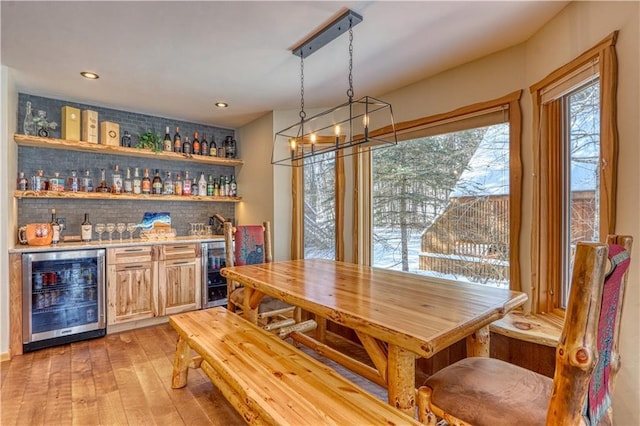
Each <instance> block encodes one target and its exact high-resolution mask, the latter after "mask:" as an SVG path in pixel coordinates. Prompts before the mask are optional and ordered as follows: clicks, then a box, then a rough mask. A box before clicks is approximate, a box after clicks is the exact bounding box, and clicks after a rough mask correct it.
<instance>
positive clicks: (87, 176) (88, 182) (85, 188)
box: [80, 169, 94, 192]
mask: <svg viewBox="0 0 640 426" xmlns="http://www.w3.org/2000/svg"><path fill="white" fill-rule="evenodd" d="M93 189H94V188H93V178H92V177H91V170H89V169H87V170H85V171H84V176H83V178H82V182H81V184H80V190H81V191H82V192H93Z"/></svg>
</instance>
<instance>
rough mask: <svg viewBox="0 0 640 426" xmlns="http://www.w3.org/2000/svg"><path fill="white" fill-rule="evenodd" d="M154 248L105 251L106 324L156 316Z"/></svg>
mask: <svg viewBox="0 0 640 426" xmlns="http://www.w3.org/2000/svg"><path fill="white" fill-rule="evenodd" d="M156 251H157V250H156V248H155V247H154V246H139V247H119V248H113V249H108V250H107V324H108V325H113V324H120V323H122V322H128V321H136V320H141V319H145V318H152V317H155V316H157V315H158V312H159V309H158V281H157V278H156V277H157V260H156V255H155V252H156Z"/></svg>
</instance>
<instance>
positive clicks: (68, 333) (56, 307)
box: [22, 250, 106, 351]
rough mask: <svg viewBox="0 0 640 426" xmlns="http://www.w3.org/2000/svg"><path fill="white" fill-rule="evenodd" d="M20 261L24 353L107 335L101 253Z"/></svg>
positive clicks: (35, 255) (37, 255)
mask: <svg viewBox="0 0 640 426" xmlns="http://www.w3.org/2000/svg"><path fill="white" fill-rule="evenodd" d="M22 263H23V265H22V266H23V291H24V294H23V296H24V297H23V300H24V302H23V303H24V306H23V338H24V348H25V350H26V351H28V350H33V349H39V348H43V347H47V346H54V345H56V344H63V343H68V342H72V341H78V340H83V339H87V338H92V337H98V336H104V335H105V334H106V325H105V324H106V321H105V304H104V300H105V294H104V282H105V280H104V275H105V251H104V250H76V251H58V252H47V253H31V254H25V255H23V256H22Z"/></svg>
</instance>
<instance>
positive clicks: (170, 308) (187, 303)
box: [158, 244, 202, 315]
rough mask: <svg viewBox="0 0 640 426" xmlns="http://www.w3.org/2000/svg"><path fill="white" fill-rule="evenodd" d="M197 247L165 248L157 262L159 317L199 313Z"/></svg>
mask: <svg viewBox="0 0 640 426" xmlns="http://www.w3.org/2000/svg"><path fill="white" fill-rule="evenodd" d="M200 253H201V250H200V246H199V245H197V244H174V245H169V244H168V245H165V246H163V247H162V251H161V253H160V261H159V262H158V288H159V292H158V293H159V301H158V304H159V308H160V315H172V314H175V313H178V312H185V311H191V310H194V309H200V307H201V306H202V299H201V297H202V296H201V295H202V288H201V286H202V284H201V283H202V276H201V274H202V265H201V263H200V261H201V257H200Z"/></svg>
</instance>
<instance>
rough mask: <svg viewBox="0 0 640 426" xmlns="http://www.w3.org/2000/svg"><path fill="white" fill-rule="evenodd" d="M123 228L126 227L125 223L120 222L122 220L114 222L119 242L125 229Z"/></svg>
mask: <svg viewBox="0 0 640 426" xmlns="http://www.w3.org/2000/svg"><path fill="white" fill-rule="evenodd" d="M125 229H127V225H126V224H124V223H122V222H118V223H117V224H116V231H118V234H120V242H122V233H123V232H124V231H125Z"/></svg>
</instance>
